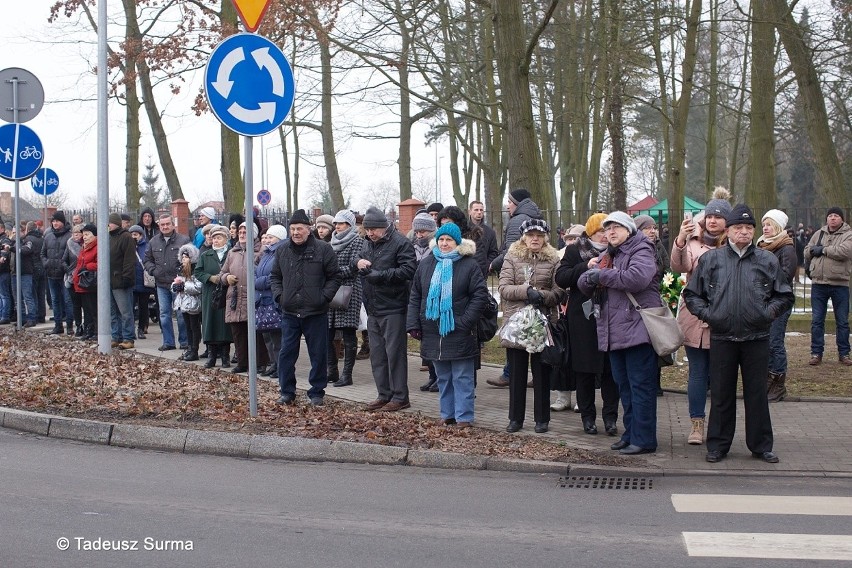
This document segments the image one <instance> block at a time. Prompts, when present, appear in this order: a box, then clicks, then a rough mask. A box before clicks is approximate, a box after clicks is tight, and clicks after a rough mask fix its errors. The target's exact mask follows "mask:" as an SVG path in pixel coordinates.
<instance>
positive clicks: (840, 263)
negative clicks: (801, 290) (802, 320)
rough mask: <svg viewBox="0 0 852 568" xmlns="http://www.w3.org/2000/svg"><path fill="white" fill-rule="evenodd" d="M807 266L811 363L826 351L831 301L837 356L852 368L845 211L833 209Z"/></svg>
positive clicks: (808, 251) (851, 260) (850, 237)
mask: <svg viewBox="0 0 852 568" xmlns="http://www.w3.org/2000/svg"><path fill="white" fill-rule="evenodd" d="M805 267H806V268H807V273H808V275H809V276H810V279H811V282H812V285H811V312H812V316H811V317H812V319H811V360H810V361H809V364H810V365H814V366H815V365H819V364H820V363H822V353H823V351H824V350H825V314H826V312H827V311H828V300H829V299H831V305H832V307H833V308H834V321H835V322H836V325H837V334H836V341H837V355H838V357H839V360H840V363H841V364H843V365H847V366H848V365H852V357H850V354H849V276H850V274H852V228H850V227H849V225H848V224H847V223H846V222H845V221H844V217H843V209H841V208H840V207H832V208H830V209H829V210H828V213H827V215H826V217H825V225H824V226H823V227H822V228H821V229H820V230H819V231H817V232H815V233H814V234H813V236H811V240H810V242H808V246H807V247H805Z"/></svg>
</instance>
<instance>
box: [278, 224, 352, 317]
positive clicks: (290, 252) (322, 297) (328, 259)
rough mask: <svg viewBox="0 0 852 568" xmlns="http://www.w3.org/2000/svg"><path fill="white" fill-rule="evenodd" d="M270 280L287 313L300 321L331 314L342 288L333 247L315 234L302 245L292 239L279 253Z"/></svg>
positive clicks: (281, 305) (279, 249) (280, 248)
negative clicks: (330, 303)
mask: <svg viewBox="0 0 852 568" xmlns="http://www.w3.org/2000/svg"><path fill="white" fill-rule="evenodd" d="M269 280H270V283H271V285H272V297H273V298H275V301H276V303H277V304H278V306H279V307H280V308H281V311H282V312H283V313H285V314H287V315H291V316H295V317H298V318H303V317H309V316H315V315H319V314H324V313H327V312H328V303H329V302H331V300H332V299H333V298H334V294H335V293H337V289H338V288H340V270H338V268H337V255H335V254H334V249H332V248H331V245H330V244H328V243H327V242H325V241H322V240H320V239H317V238H316V237H314V236H313V235H309V236H308V239H307V241H305V243H304V244H303V245H302V246H297V245H295V244H294V243H293V241H292V240H288V241H287V242H286V243H285V244H284V245H283V246H280V247H278V249H277V250H276V251H275V264H273V265H272V273H271V274H270V275H269Z"/></svg>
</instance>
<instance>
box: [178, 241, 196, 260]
mask: <svg viewBox="0 0 852 568" xmlns="http://www.w3.org/2000/svg"><path fill="white" fill-rule="evenodd" d="M184 254H186V255H188V256H189V262H190V264H195V263H197V262H198V255H199V254H200V253H199V251H198V249H197V248H195V245H193V244H192V243H186V244H185V245H182V246H181V247H180V248H179V249H178V261H180V258H181V257H182V256H183V255H184Z"/></svg>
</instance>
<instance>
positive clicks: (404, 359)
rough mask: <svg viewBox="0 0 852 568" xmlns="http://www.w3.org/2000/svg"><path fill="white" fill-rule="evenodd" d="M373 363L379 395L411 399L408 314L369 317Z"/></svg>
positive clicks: (400, 399) (391, 398)
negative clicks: (409, 394) (406, 321)
mask: <svg viewBox="0 0 852 568" xmlns="http://www.w3.org/2000/svg"><path fill="white" fill-rule="evenodd" d="M367 334H368V335H369V337H370V366H371V367H372V368H373V380H375V381H376V390H378V392H379V396H378V398H380V399H382V400H393V401H395V402H403V401H407V400H408V341H407V336H406V332H405V314H391V315H387V316H372V315H371V316H369V318H367Z"/></svg>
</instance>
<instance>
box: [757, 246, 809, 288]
mask: <svg viewBox="0 0 852 568" xmlns="http://www.w3.org/2000/svg"><path fill="white" fill-rule="evenodd" d="M790 240H791V241H792V238H791V239H790ZM757 246H758V247H759V248H761V249H763V250H765V251H766V252H771V253H772V254H774V255H775V258H777V259H778V264H779V266H781V273H782V274H784V276H785V277H786V278H787V283H788V284H790V286H792V285H793V278H795V277H796V271H797V270H798V269H799V261H798V259H797V258H796V245H794V244H793V243H792V242H787V243H785V244H783V245H781V246H779V247H777V248H775V249H774V250H773V249H772V248H771V247H770V246H766V243H765V242H758V243H757Z"/></svg>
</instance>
